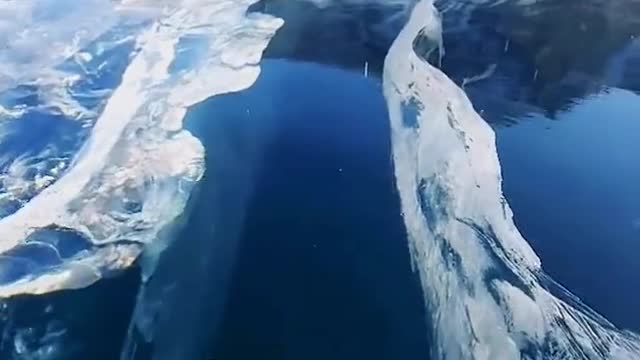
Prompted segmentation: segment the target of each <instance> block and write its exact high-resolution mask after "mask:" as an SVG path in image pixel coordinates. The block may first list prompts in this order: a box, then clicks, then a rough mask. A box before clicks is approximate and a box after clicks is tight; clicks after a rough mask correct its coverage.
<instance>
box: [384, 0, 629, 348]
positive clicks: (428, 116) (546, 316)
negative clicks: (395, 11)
mask: <svg viewBox="0 0 640 360" xmlns="http://www.w3.org/2000/svg"><path fill="white" fill-rule="evenodd" d="M440 34H441V33H440V19H439V16H438V14H437V11H436V10H435V9H434V7H433V4H432V1H430V0H423V1H421V2H420V3H419V4H418V5H416V7H415V8H414V10H413V13H412V15H411V18H410V20H409V22H408V24H407V25H406V27H405V28H404V29H403V31H402V32H401V34H400V35H399V36H398V38H397V39H396V41H395V42H394V44H393V46H392V48H391V50H390V51H389V54H388V56H387V59H386V62H385V69H384V92H385V96H386V98H387V101H388V106H389V112H390V120H391V128H392V141H393V156H394V163H395V171H396V179H397V186H398V191H399V193H400V197H401V203H402V212H403V216H404V221H405V224H406V227H407V232H408V237H409V242H410V248H411V254H412V258H413V262H414V265H415V268H416V270H417V271H418V272H419V274H420V278H421V282H422V286H423V288H424V296H425V300H426V304H427V307H428V309H429V310H430V315H431V322H432V325H433V330H434V331H433V334H434V345H435V346H434V350H433V353H434V356H435V358H438V359H487V360H489V359H491V360H493V359H521V358H524V359H636V358H638V357H640V338H638V336H637V335H635V334H631V333H628V332H624V331H620V330H618V329H616V328H615V327H614V326H613V325H612V324H610V323H609V322H608V321H607V320H606V319H604V318H602V317H601V316H599V315H598V314H596V313H595V312H593V311H592V310H590V309H588V308H587V307H586V306H585V305H583V304H581V303H580V301H579V299H577V298H575V297H574V296H573V295H571V294H570V293H569V292H568V291H567V290H566V289H563V288H562V287H560V286H559V285H557V284H556V283H555V282H553V280H551V279H550V278H548V277H547V276H546V275H545V274H544V272H543V271H542V269H541V265H540V260H539V258H538V257H537V256H536V254H535V253H534V252H533V250H532V249H531V247H530V246H529V245H528V244H527V242H526V241H525V239H524V238H523V237H522V235H521V234H520V233H519V231H518V229H517V228H516V227H515V225H514V223H513V220H512V212H511V209H510V208H509V205H508V204H507V202H506V200H505V198H504V196H503V195H502V189H501V181H502V178H501V174H500V164H499V161H498V157H497V152H496V147H495V138H494V133H493V132H492V130H491V128H490V127H489V126H488V125H487V124H486V123H485V122H484V121H483V120H482V119H481V118H480V116H479V115H478V114H477V113H476V112H475V111H474V109H473V107H472V105H471V103H470V102H469V100H468V99H467V97H466V95H465V94H464V92H463V91H462V90H461V89H459V88H458V87H457V86H456V85H455V84H454V83H453V82H452V81H451V80H450V79H448V78H447V77H446V75H444V74H443V73H442V72H440V71H439V70H438V69H436V68H434V67H432V66H431V65H429V64H428V63H427V62H426V61H424V60H423V59H424V58H426V57H425V56H423V55H424V54H417V53H416V51H415V49H414V44H416V43H421V44H425V43H428V41H424V38H428V39H431V43H432V44H434V46H438V43H439V39H440V37H441V36H440ZM418 38H421V39H420V41H417V40H418Z"/></svg>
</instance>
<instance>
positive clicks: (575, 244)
mask: <svg viewBox="0 0 640 360" xmlns="http://www.w3.org/2000/svg"><path fill="white" fill-rule="evenodd" d="M262 68H263V71H262V74H261V76H260V78H259V79H258V81H257V83H256V84H255V85H254V86H253V87H251V88H250V89H248V90H245V91H242V92H240V93H235V94H227V95H222V96H217V97H214V98H212V99H210V100H207V101H205V102H203V103H202V104H199V105H197V106H195V107H194V108H193V109H192V110H191V111H190V113H189V115H188V119H187V121H186V125H187V128H188V129H189V130H191V131H192V132H193V133H194V134H195V135H196V136H197V137H198V138H200V139H201V141H202V142H203V144H204V145H205V147H206V151H207V171H206V174H205V177H204V179H203V180H202V181H201V183H200V185H199V186H198V189H197V191H196V192H194V194H193V196H192V199H191V201H190V204H189V206H188V211H187V212H186V213H185V216H184V219H183V220H182V222H183V224H182V230H181V232H179V233H178V235H177V236H176V239H175V240H174V242H173V243H172V244H171V245H170V247H169V248H168V249H167V251H166V252H165V255H164V256H163V258H162V259H161V261H160V263H159V267H158V272H157V274H156V275H155V276H154V279H155V280H157V281H165V282H166V283H167V284H168V286H167V287H166V288H163V289H162V291H160V292H159V293H158V294H156V296H157V298H159V299H161V300H162V304H163V307H162V308H163V309H169V310H164V311H162V312H160V313H159V314H158V315H157V317H156V318H154V322H155V325H156V328H157V333H156V337H155V341H154V342H153V343H152V344H150V345H149V346H148V347H146V348H145V347H144V346H141V347H140V350H139V352H138V356H137V357H136V358H137V359H146V358H149V355H150V354H151V353H153V352H159V353H163V354H165V356H166V357H167V358H171V356H174V355H176V356H177V354H179V355H180V356H181V357H182V358H185V359H190V358H202V357H206V358H215V359H238V358H249V357H259V358H264V359H301V358H302V359H321V358H322V359H326V358H331V359H354V358H355V359H360V358H367V359H398V358H403V359H427V358H428V352H429V344H428V338H429V336H428V333H427V331H428V330H427V324H428V316H427V311H425V309H424V304H423V300H422V294H421V289H420V286H419V282H418V279H417V276H416V275H415V274H414V273H413V272H412V271H411V268H410V263H409V253H408V249H407V240H406V234H405V230H404V227H403V222H402V219H401V218H400V210H399V200H398V196H397V193H396V190H395V184H394V175H393V167H392V162H391V156H390V144H389V141H390V139H389V129H388V119H387V116H386V107H385V101H384V98H383V97H382V94H381V89H380V84H379V80H378V79H376V78H365V77H364V76H363V74H362V73H359V72H354V71H345V70H340V69H336V68H332V67H329V66H325V65H317V64H310V63H296V62H292V61H285V60H266V61H264V64H263V67H262ZM639 100H640V98H639V97H638V95H636V94H634V93H631V92H627V91H624V90H615V89H611V90H609V91H607V92H603V93H601V94H598V95H594V96H590V97H587V98H585V99H580V100H576V101H575V104H574V105H573V106H572V107H570V108H568V109H566V110H564V111H561V112H558V113H557V114H556V116H555V118H554V119H553V120H552V119H548V118H546V117H544V116H542V115H535V114H532V115H523V116H521V117H519V118H518V119H513V120H516V121H511V122H510V123H512V124H513V125H512V126H502V125H500V126H497V127H496V131H497V140H498V151H499V155H500V159H501V162H502V166H503V175H504V184H503V185H504V189H505V193H506V196H507V198H508V200H509V201H510V203H511V205H512V208H513V210H514V213H515V217H516V222H517V224H518V225H519V227H520V229H521V231H522V232H523V234H524V235H525V237H526V238H527V239H528V240H529V241H530V243H531V244H532V246H533V247H534V248H535V250H536V251H537V252H538V254H539V255H540V257H541V258H542V261H543V264H544V267H545V269H546V270H547V271H548V272H549V273H550V274H551V275H552V276H553V277H554V278H555V279H557V280H559V281H560V282H561V283H562V284H564V285H566V286H567V287H568V288H569V289H571V290H572V291H574V292H575V293H576V294H577V295H579V296H580V297H581V298H582V299H583V300H585V301H586V302H587V303H588V304H589V305H591V306H593V307H594V308H595V309H596V310H597V311H599V312H601V313H603V314H604V315H606V316H607V317H608V318H609V319H610V320H612V321H613V322H614V323H616V324H617V325H619V326H622V327H626V328H630V329H633V330H636V331H638V330H640V317H639V316H638V313H637V305H638V302H637V298H638V295H639V294H638V291H640V290H639V289H640V279H639V277H638V276H636V274H638V271H639V270H640V263H638V262H637V261H636V259H635V257H636V256H635V255H636V254H637V253H638V250H640V243H639V242H638V239H640V205H638V203H637V202H636V201H635V200H636V199H638V197H639V196H640V162H638V161H637V160H636V159H635V156H637V154H638V153H640V151H639V150H640V141H638V140H640V139H639V137H640V122H638V119H640V116H639V114H640V101H639ZM481 101H482V99H480V100H478V103H477V104H476V105H477V106H478V107H479V108H480V107H482V103H481ZM137 277H138V272H137V271H136V270H132V271H130V272H127V273H125V274H124V275H123V276H121V277H119V278H116V279H109V280H105V281H103V282H99V283H97V284H95V285H93V286H91V287H89V288H88V289H83V290H75V291H66V292H62V293H57V294H50V295H47V296H43V297H36V298H33V297H20V298H16V299H14V300H12V301H11V302H10V304H9V307H8V308H5V309H4V310H3V311H4V312H2V313H0V315H3V316H6V315H7V312H10V313H11V318H12V319H14V320H12V322H11V323H10V324H8V327H5V328H4V329H3V331H8V332H9V334H10V336H9V337H6V336H3V339H14V340H15V339H16V337H18V338H19V339H23V338H25V339H26V340H27V343H28V344H31V345H29V346H31V347H33V348H40V347H42V346H46V345H47V344H48V343H47V341H51V342H52V343H54V342H59V343H61V344H63V345H64V346H65V349H66V350H65V351H68V353H69V355H68V356H67V357H68V358H77V359H85V358H92V359H113V358H115V357H117V354H119V349H120V345H121V344H122V341H123V338H124V336H125V334H126V331H127V327H128V325H129V317H130V315H131V311H132V308H133V302H134V300H135V295H136V292H137V289H138V281H137ZM152 281H153V280H152ZM34 323H37V324H42V325H41V328H39V329H36V330H33V331H30V332H28V333H27V334H26V335H25V334H23V333H19V332H17V331H14V330H15V329H22V328H26V327H28V326H29V325H30V324H34ZM5 325H7V324H5ZM57 327H60V328H64V329H67V330H65V331H61V332H59V336H58V337H54V338H51V337H49V338H46V337H45V338H44V340H42V339H43V338H42V336H40V337H39V335H42V334H44V333H46V332H47V331H49V330H51V329H53V330H55V329H56V328H57ZM7 329H8V330H7ZM12 329H14V330H12ZM12 331H13V333H12ZM53 333H56V332H55V331H54V332H53ZM34 334H35V335H34ZM105 334H108V335H105ZM13 346H14V344H13V343H11V344H9V343H5V342H3V343H2V344H0V355H2V354H8V351H10V350H9V349H11V348H12V347H13ZM0 357H1V356H0ZM174 358H175V357H174Z"/></svg>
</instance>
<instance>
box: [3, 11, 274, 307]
mask: <svg viewBox="0 0 640 360" xmlns="http://www.w3.org/2000/svg"><path fill="white" fill-rule="evenodd" d="M94 2H95V3H96V4H94V5H95V7H91V6H89V5H90V4H89V3H88V2H87V3H84V2H83V3H80V4H79V3H78V2H71V1H69V2H67V3H65V4H66V5H68V7H69V9H68V10H67V11H59V13H58V12H56V13H52V14H50V16H52V17H53V18H54V19H53V20H52V21H51V22H50V23H45V24H46V25H48V26H51V27H52V28H53V30H55V31H49V32H48V33H50V34H60V35H59V36H60V39H59V43H60V48H59V49H58V51H60V52H61V53H60V54H55V55H51V56H48V57H46V58H45V59H39V58H37V56H36V53H35V50H33V51H34V52H33V53H32V54H31V55H30V58H31V59H32V61H31V62H30V63H29V64H30V66H36V65H37V67H39V68H44V70H39V72H40V74H42V73H44V72H46V70H47V69H46V68H47V67H55V66H56V65H57V63H59V62H60V61H63V60H64V59H66V58H68V57H69V56H72V55H74V54H75V53H77V52H78V51H80V50H81V49H82V48H83V47H84V46H86V43H85V42H83V41H81V40H83V39H93V38H95V37H97V36H98V35H99V34H98V32H96V33H91V35H90V36H89V35H87V36H84V37H83V36H81V37H80V38H81V40H78V36H76V35H77V32H74V31H71V30H70V29H68V26H69V25H68V24H70V23H73V22H72V20H73V19H74V17H73V16H76V15H77V14H83V13H84V12H86V14H85V15H87V17H90V15H91V14H95V13H94V12H92V11H94V10H95V9H96V8H98V9H99V6H103V7H106V10H105V9H104V8H103V10H104V11H105V13H106V14H113V16H114V17H116V18H117V17H118V16H123V17H124V16H129V17H131V16H134V17H139V18H145V19H146V20H147V23H146V24H145V26H141V27H139V28H136V31H135V32H134V33H132V34H131V35H132V36H134V38H135V40H134V41H135V47H134V51H133V53H132V54H130V55H131V57H132V58H131V60H130V63H129V64H128V66H127V67H126V69H125V70H124V71H123V74H122V79H121V81H120V83H119V84H118V85H117V86H116V87H115V88H114V89H113V91H112V93H111V95H110V97H109V98H108V99H107V100H106V103H105V105H104V109H103V110H102V111H101V113H100V114H99V116H98V118H97V119H96V121H95V124H94V125H93V128H92V129H91V131H90V133H89V136H88V138H87V140H86V141H85V142H84V144H83V145H82V147H81V148H80V150H79V151H78V153H77V154H76V155H75V157H74V158H73V161H72V162H71V164H70V165H69V167H68V169H67V170H66V172H65V173H64V174H63V175H62V176H60V177H59V178H58V179H57V180H56V181H55V182H53V183H52V184H50V185H48V186H47V187H46V188H44V189H43V190H41V191H40V192H39V194H38V195H37V196H35V197H33V198H32V199H31V200H30V201H29V202H27V203H26V204H24V206H22V207H21V208H20V209H18V210H17V211H16V212H14V213H13V214H11V215H9V216H7V217H5V218H3V219H1V220H0V233H2V234H3V238H2V240H1V241H0V252H2V255H6V254H9V256H5V258H7V257H10V261H9V262H5V263H0V265H5V266H6V265H7V264H9V265H11V264H15V263H16V261H20V262H23V261H22V260H25V259H16V258H15V256H13V255H12V254H14V253H18V254H23V253H24V251H20V250H21V247H23V246H26V245H28V244H26V242H27V241H28V239H30V237H33V236H34V234H35V233H37V232H38V231H40V230H42V229H46V228H50V227H56V228H60V229H64V231H74V232H77V233H79V234H80V235H81V236H82V237H84V238H85V239H86V240H87V241H88V242H89V243H90V244H92V247H90V248H89V249H87V250H86V251H80V252H78V254H77V255H76V256H74V257H72V258H70V259H57V260H55V259H54V260H52V261H51V262H49V263H47V262H38V261H39V260H34V259H26V260H27V261H35V265H34V266H33V270H34V271H32V272H30V273H27V274H25V275H23V276H20V277H18V278H11V277H8V278H7V279H5V282H3V283H2V284H1V285H0V296H12V295H15V294H18V293H44V292H48V291H54V290H59V289H63V288H72V287H82V286H86V285H89V284H90V283H92V282H93V281H96V280H97V279H99V278H100V277H102V276H104V275H105V274H108V273H110V272H112V271H117V270H119V269H122V268H124V267H127V266H129V265H130V264H131V263H132V262H133V260H134V259H135V258H136V257H137V256H138V255H139V253H140V252H141V251H142V249H143V248H144V247H153V246H154V244H153V243H154V240H157V239H156V238H157V237H158V234H159V231H160V230H161V229H162V228H163V227H164V226H166V225H168V224H170V223H171V222H172V221H173V220H174V219H175V218H176V217H177V216H178V215H179V214H180V213H181V212H182V211H183V209H184V206H185V204H186V201H187V199H188V197H189V194H190V191H191V189H192V188H193V186H194V185H195V183H197V181H198V180H199V179H200V177H201V176H202V173H203V171H204V168H203V166H204V163H203V156H204V149H203V147H202V144H201V143H200V142H199V141H198V140H197V139H196V138H195V137H193V136H192V135H191V134H190V133H189V132H187V131H185V130H183V129H182V120H183V118H184V115H185V113H186V111H187V109H188V107H190V106H191V105H193V104H196V103H198V102H200V101H203V100H205V99H206V98H208V97H210V96H214V95H218V94H222V93H226V92H232V91H239V90H242V89H245V88H247V87H249V86H251V85H252V84H253V82H254V81H255V80H256V78H257V76H258V74H259V71H260V69H259V67H258V64H259V61H260V59H261V55H262V52H263V50H264V48H265V47H266V45H267V43H268V41H269V39H270V38H271V37H272V36H273V35H274V33H275V31H277V29H278V28H279V27H280V26H281V25H282V21H281V20H279V19H276V18H273V17H270V16H266V15H261V14H246V11H247V9H248V7H249V6H250V5H251V4H253V3H254V1H252V0H208V1H206V0H201V1H200V0H183V1H179V2H175V1H171V2H169V1H166V2H151V1H123V2H120V3H114V2H109V1H98V0H96V1H94ZM52 4H53V1H29V2H22V3H21V6H18V7H16V8H15V9H13V8H11V7H9V6H7V5H6V4H5V5H3V6H2V7H1V8H0V14H2V18H7V17H10V16H11V14H10V13H9V12H10V11H16V13H17V15H19V16H20V18H21V19H22V20H21V21H20V22H19V23H20V26H22V27H23V28H24V29H26V30H25V32H26V33H29V31H30V26H33V27H35V28H36V29H39V28H40V27H42V26H44V25H43V24H42V23H36V24H31V23H30V21H32V20H34V19H35V18H36V17H35V15H34V14H36V13H43V15H42V16H45V17H46V16H49V15H48V13H47V11H46V9H47V6H52ZM56 4H58V2H56ZM74 4H75V5H74ZM85 5H86V6H87V8H85ZM98 5H99V6H98ZM41 6H42V7H41ZM56 16H59V17H60V18H59V19H58V18H56ZM65 16H70V18H66V17H65ZM78 16H79V15H78ZM93 20H95V19H93ZM87 21H88V20H87ZM62 23H64V24H65V26H66V27H67V28H65V29H58V27H61V26H62V25H61V24H62ZM86 23H87V22H80V23H78V25H79V26H78V27H76V28H74V30H76V31H80V33H82V29H83V26H84V25H83V24H86ZM89 23H91V22H90V21H89ZM106 23H107V24H108V23H109V22H108V21H107V22H106ZM115 23H117V21H116V22H115ZM3 24H4V23H3ZM4 26H5V27H6V26H7V25H6V24H4ZM9 30H11V29H9ZM106 30H107V29H104V31H106ZM43 32H44V31H43ZM72 34H75V35H72ZM50 36H51V35H50ZM56 36H58V35H56ZM194 37H195V38H198V39H199V41H197V42H194V43H192V46H197V47H198V49H196V50H197V51H194V52H192V51H190V52H187V53H188V54H197V56H195V58H191V59H189V61H188V63H189V66H187V67H179V68H177V69H174V67H173V66H172V65H173V64H174V63H177V62H182V61H181V60H182V59H180V53H179V52H178V51H177V49H178V47H179V46H180V45H181V44H182V43H181V41H183V40H184V39H186V38H194ZM35 39H36V40H32V41H30V42H29V43H28V44H30V45H25V46H22V47H18V46H16V45H12V46H11V48H20V49H23V48H24V49H26V50H24V51H26V52H27V53H29V51H32V50H31V46H35V44H37V41H40V38H39V37H38V36H35ZM64 44H67V45H66V46H65V45H64ZM56 49H57V48H56ZM91 56H93V54H88V55H83V56H82V58H84V59H89V58H90V57H91ZM21 57H22V58H24V56H21ZM6 59H8V61H14V62H15V61H16V60H15V59H17V58H15V59H14V58H13V57H10V56H9V57H7V58H6ZM11 66H13V68H14V69H17V67H18V66H20V65H19V64H13V63H9V67H11ZM7 68H8V67H7ZM4 73H5V72H2V74H4ZM40 74H36V73H31V74H30V75H31V76H32V78H35V77H37V76H40ZM7 78H8V77H7V76H5V78H4V79H3V81H4V83H5V84H11V85H13V84H15V83H19V82H21V81H27V80H31V79H29V78H28V77H24V78H23V77H21V78H15V77H13V78H8V80H7ZM25 79H26V80H25ZM16 249H17V250H16ZM38 255H40V254H38ZM58 260H64V261H58ZM51 264H54V265H51ZM87 269H90V270H91V271H93V274H92V275H87V274H88V273H90V272H91V271H89V270H87ZM5 273H6V271H5Z"/></svg>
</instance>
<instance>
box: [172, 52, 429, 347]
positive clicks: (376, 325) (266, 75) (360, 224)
mask: <svg viewBox="0 0 640 360" xmlns="http://www.w3.org/2000/svg"><path fill="white" fill-rule="evenodd" d="M262 68H263V71H262V75H261V77H260V78H259V80H258V82H257V83H256V84H255V85H254V86H253V87H252V88H250V89H248V90H246V91H243V92H241V93H238V94H229V95H224V96H219V97H216V98H213V99H211V100H209V101H207V102H205V103H204V104H201V105H200V106H198V107H197V108H196V109H194V111H192V112H191V113H190V120H189V126H188V127H189V128H190V129H191V130H192V131H193V132H194V133H195V134H196V135H197V136H198V137H200V138H201V139H202V140H203V142H204V144H205V146H206V148H207V165H208V166H207V167H208V169H209V170H208V171H213V173H217V174H219V176H214V177H207V179H205V180H204V182H203V184H202V191H201V192H200V193H199V195H198V197H197V200H195V202H196V205H195V208H194V210H193V212H192V213H193V214H194V216H195V218H200V217H202V216H203V214H206V212H204V211H203V210H202V209H203V208H205V207H207V206H211V205H208V204H211V201H212V200H213V199H212V198H211V197H210V195H209V194H210V191H211V190H208V189H209V187H211V188H210V189H215V188H216V187H218V186H219V185H216V183H217V182H218V181H219V179H223V180H222V182H223V183H226V182H229V181H230V182H232V183H234V185H232V186H231V187H244V188H249V189H250V190H247V191H246V192H245V191H239V192H240V193H243V194H245V195H244V196H241V197H238V198H236V197H229V198H227V199H224V200H225V201H226V202H227V203H226V204H229V205H230V206H231V207H232V208H233V207H238V206H244V209H243V210H241V211H235V213H236V214H239V216H242V217H243V218H244V221H243V222H242V224H240V225H241V227H242V229H241V231H240V233H239V235H238V238H237V243H236V244H235V245H234V249H232V250H229V249H227V254H228V255H229V257H228V258H227V260H226V261H230V262H232V263H233V264H232V265H229V267H228V268H227V269H230V270H227V271H228V276H229V278H230V279H231V280H230V281H228V283H227V286H226V287H224V289H225V290H226V291H227V294H226V299H225V301H224V304H225V305H224V310H223V314H222V315H221V316H220V317H219V324H216V323H217V322H216V321H213V322H211V321H210V320H206V321H207V323H208V324H210V325H211V324H216V325H214V326H210V329H209V331H210V333H211V334H215V336H214V337H213V341H212V342H210V346H209V349H208V351H209V352H210V354H211V357H212V358H215V359H238V358H249V357H260V358H263V359H326V358H331V359H354V358H356V359H360V358H368V359H397V358H415V359H425V358H428V356H427V355H428V343H427V336H426V332H427V330H426V324H427V322H426V319H427V316H426V312H425V309H424V305H423V300H422V295H421V290H420V287H419V283H418V279H417V276H416V275H415V274H413V273H412V271H411V268H410V263H409V253H408V248H407V242H406V235H405V231H404V227H403V222H402V219H401V217H400V211H399V200H398V197H397V194H396V191H395V184H394V175H393V169H392V164H391V157H390V143H389V136H388V122H387V117H386V107H385V106H386V105H385V102H384V98H383V97H382V94H381V91H380V87H379V84H378V82H377V80H373V79H366V78H364V77H363V76H362V75H361V74H357V73H353V72H347V71H344V70H339V69H334V68H329V67H325V66H321V65H314V64H308V63H293V62H289V61H278V60H268V61H265V62H264V64H263V67H262ZM336 84H339V85H338V86H336ZM221 137H222V138H224V140H223V139H221ZM247 142H249V143H250V144H248V145H247ZM237 167H252V169H246V170H238V169H237ZM225 168H231V169H230V170H228V171H227V172H226V173H225V171H224V169H225ZM236 176H241V177H243V178H236ZM246 176H248V178H247V177H246ZM230 178H231V180H229V179H230ZM222 186H228V185H222ZM232 192H234V193H236V192H238V191H237V190H232ZM214 206H215V205H214ZM230 212H232V213H233V212H234V210H233V209H231V210H230ZM227 216H228V214H227ZM227 221H228V222H230V223H234V222H235V221H232V220H227ZM209 223H211V222H209ZM213 223H214V224H215V221H213ZM222 225H223V226H224V225H225V224H222ZM214 226H215V225H214ZM187 228H190V229H191V230H187V231H189V233H190V234H194V230H193V226H191V225H187ZM195 231H196V232H200V231H201V230H195ZM201 234H202V236H207V235H206V234H204V233H201ZM178 241H180V239H179V240H178ZM208 241H210V242H213V243H215V242H221V241H227V239H222V238H210V239H209V240H208ZM230 259H231V260H230ZM214 267H215V268H220V264H218V265H214ZM218 273H219V272H218ZM218 296H219V294H218ZM218 311H220V310H218ZM216 319H218V318H217V317H216ZM216 326H217V328H215V329H211V328H212V327H216ZM212 330H213V331H212Z"/></svg>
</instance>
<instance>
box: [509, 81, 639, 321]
mask: <svg viewBox="0 0 640 360" xmlns="http://www.w3.org/2000/svg"><path fill="white" fill-rule="evenodd" d="M497 139H498V151H499V155H500V160H501V163H502V169H503V176H504V190H505V193H506V196H507V198H508V200H509V201H510V203H511V206H512V208H513V210H514V213H515V219H516V223H517V225H518V226H519V228H520V230H521V231H522V232H523V234H524V235H525V238H526V239H528V241H529V242H530V244H531V245H532V246H533V247H534V249H535V250H536V251H537V252H538V254H539V255H540V257H541V259H542V261H543V266H544V268H545V269H546V270H547V271H548V272H549V273H550V274H551V275H552V276H553V277H554V278H555V279H556V280H558V281H560V282H561V283H562V284H564V285H566V286H568V287H569V288H570V289H571V290H572V291H573V292H574V293H575V294H576V295H578V296H580V297H581V298H582V299H583V300H584V301H585V302H587V303H588V304H589V305H591V306H592V307H594V308H595V309H596V310H598V311H599V312H601V313H603V314H604V315H605V316H606V317H607V318H608V319H609V320H611V321H612V322H614V323H615V324H617V325H618V326H622V327H625V328H629V329H633V330H635V331H640V313H638V311H637V307H638V305H639V304H640V303H639V302H638V297H639V296H640V276H638V274H639V273H640V262H638V261H637V254H638V253H640V203H639V202H638V199H639V198H640V161H638V158H637V157H638V154H640V96H638V95H636V94H634V93H632V92H628V91H625V90H619V89H610V90H608V91H606V92H603V93H600V94H596V95H593V96H590V97H587V98H585V99H580V100H577V101H576V102H575V104H574V105H573V106H572V107H571V108H570V109H569V110H567V111H564V112H561V113H559V114H558V115H557V116H556V118H555V119H554V120H551V119H548V118H545V117H543V116H542V115H531V116H530V117H528V118H527V117H525V118H522V119H521V121H519V122H518V124H517V125H515V126H511V127H500V128H498V130H497Z"/></svg>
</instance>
